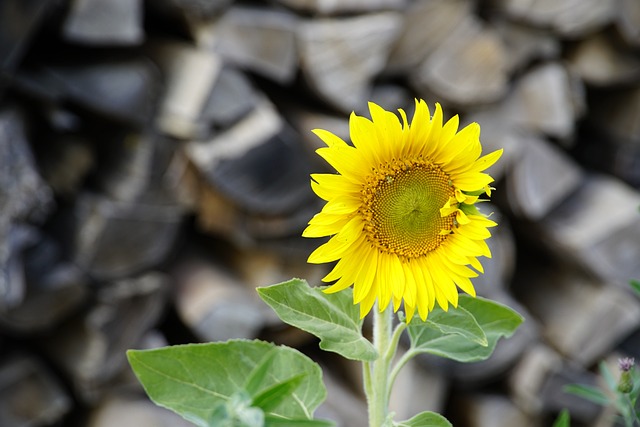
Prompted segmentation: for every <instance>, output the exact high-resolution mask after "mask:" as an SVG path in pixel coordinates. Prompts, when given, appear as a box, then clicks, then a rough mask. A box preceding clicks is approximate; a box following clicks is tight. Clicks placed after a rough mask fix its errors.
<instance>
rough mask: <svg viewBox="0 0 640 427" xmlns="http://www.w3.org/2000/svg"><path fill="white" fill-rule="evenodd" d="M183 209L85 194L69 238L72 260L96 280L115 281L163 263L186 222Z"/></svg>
mask: <svg viewBox="0 0 640 427" xmlns="http://www.w3.org/2000/svg"><path fill="white" fill-rule="evenodd" d="M182 211H183V209H182V208H181V207H176V206H171V205H166V206H163V205H158V204H140V203H129V202H119V201H115V200H112V199H110V198H107V197H104V196H102V195H99V194H90V193H83V194H81V195H80V196H79V199H78V201H77V202H76V205H75V208H74V212H73V220H74V221H75V222H76V223H75V229H74V230H73V234H72V235H71V237H70V238H71V245H72V247H71V250H72V256H73V259H74V261H75V262H76V263H77V264H78V265H79V266H80V267H81V268H82V269H83V270H84V271H86V272H88V273H89V274H90V275H91V276H92V277H94V278H97V279H99V280H111V279H116V278H122V277H126V276H127V275H131V274H135V273H139V272H141V271H143V270H145V269H147V268H150V267H152V266H156V265H158V264H160V263H161V262H162V261H164V259H165V257H166V256H167V255H168V254H169V252H170V251H171V249H172V247H173V244H174V242H175V239H176V237H177V235H178V231H179V229H180V224H181V223H182Z"/></svg>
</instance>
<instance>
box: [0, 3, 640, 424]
mask: <svg viewBox="0 0 640 427" xmlns="http://www.w3.org/2000/svg"><path fill="white" fill-rule="evenodd" d="M416 97H418V98H424V99H425V100H426V101H427V102H428V103H429V104H430V105H432V104H433V103H434V102H440V103H442V104H443V106H444V109H445V111H446V112H447V114H454V113H455V114H459V115H460V116H461V121H462V122H463V123H469V122H473V121H476V122H478V123H480V125H481V127H482V138H481V139H482V142H483V146H484V147H485V150H486V151H487V152H489V151H492V150H494V149H498V148H504V150H505V152H504V156H503V159H502V160H501V162H500V163H499V164H497V165H496V166H494V167H492V169H491V171H490V172H491V173H492V175H493V176H494V177H496V178H497V181H496V183H495V187H497V190H496V192H495V196H494V197H493V199H494V200H493V203H492V205H491V206H490V207H488V210H489V211H493V212H494V217H496V218H497V220H498V222H499V223H500V227H499V228H497V229H496V231H495V233H494V235H493V236H492V238H491V239H490V240H489V242H488V243H489V245H490V246H491V249H492V252H493V255H494V256H493V258H492V259H487V260H484V265H485V270H486V273H485V274H484V275H483V276H481V277H479V278H478V279H477V280H476V281H475V285H476V288H477V290H478V293H479V294H481V295H484V296H487V297H489V298H493V299H496V300H498V301H501V302H504V303H506V304H508V305H510V306H512V307H515V308H516V309H517V310H518V311H520V312H521V313H522V314H523V315H524V316H525V318H526V322H525V324H524V325H523V326H522V327H521V328H520V329H519V331H518V332H517V333H516V334H515V336H514V337H513V338H511V339H510V340H507V341H501V342H500V343H499V345H498V347H497V349H496V352H495V355H494V356H493V357H492V358H491V359H489V360H487V361H485V362H482V363H475V364H465V365H463V364H459V363H452V362H446V361H442V360H439V359H436V358H434V357H422V358H419V359H417V360H416V361H415V363H412V364H410V365H409V366H408V368H407V369H408V370H407V372H405V373H403V374H402V375H400V376H399V377H398V387H397V389H396V390H395V392H394V395H393V396H392V405H393V410H394V411H395V412H396V413H397V414H399V415H400V416H403V417H407V418H408V417H410V416H411V415H412V414H413V413H414V412H417V411H419V410H424V409H427V410H435V411H439V412H443V413H444V414H445V415H446V416H447V417H449V418H450V419H452V420H453V421H454V422H455V425H457V426H461V427H465V426H468V427H480V426H492V427H497V426H505V427H506V426H514V425H518V426H542V425H550V422H551V421H550V420H552V419H553V418H554V417H555V415H556V414H557V413H558V412H559V411H560V410H561V409H563V408H567V409H569V410H570V411H571V413H572V416H573V419H574V421H575V423H577V424H575V425H578V426H589V427H591V426H592V427H609V426H613V425H614V424H613V418H612V417H611V413H610V412H608V411H603V410H602V408H600V407H598V406H596V405H593V404H590V403H588V402H586V401H584V400H582V399H579V398H577V397H575V396H570V395H567V394H566V393H564V392H563V386H564V385H565V384H567V383H585V384H598V381H599V378H598V376H597V373H596V371H595V366H596V365H597V363H598V362H599V361H600V360H604V359H606V360H609V361H611V360H614V359H615V358H617V357H619V356H623V355H624V356H631V357H636V360H638V359H640V345H639V341H638V337H640V303H639V302H638V300H637V299H636V298H635V297H634V296H632V295H631V293H630V291H629V287H628V282H629V280H631V279H634V278H635V279H640V263H639V262H638V260H639V259H640V212H638V207H639V206H640V3H639V2H638V1H637V0H589V1H586V0H557V1H545V0H532V1H528V2H523V1H518V0H343V1H337V0H272V1H271V2H259V3H256V2H251V1H248V0H247V1H244V0H235V1H233V0H225V1H217V2H213V1H203V0H155V1H151V2H143V1H142V0H109V1H107V0H59V1H52V0H30V1H23V0H5V1H3V2H0V349H1V351H0V425H2V426H6V427H17V426H33V427H38V426H47V425H65V426H71V427H74V426H90V427H100V426H110V425H115V424H118V425H121V426H122V427H127V426H136V427H140V426H157V425H180V426H181V425H183V424H184V422H183V421H181V420H180V419H179V418H177V417H175V416H173V415H172V414H170V413H169V412H167V411H165V410H164V409H161V408H157V407H155V406H154V405H152V404H150V403H149V401H148V399H147V398H146V397H145V396H144V394H143V392H142V390H141V388H140V386H139V385H138V383H137V382H136V380H135V378H133V376H132V373H131V372H130V370H129V368H128V366H127V365H126V360H125V357H124V351H125V350H126V349H128V348H153V347H158V346H161V345H166V344H178V343H186V342H198V341H214V340H224V339H228V338H234V337H235V338H262V339H267V340H271V341H275V342H278V343H283V344H287V345H291V346H295V347H297V348H299V349H301V350H303V351H305V352H307V353H309V354H310V355H311V356H313V357H314V358H316V359H317V360H318V361H319V362H320V363H321V364H322V365H323V366H324V367H325V368H326V369H325V371H326V372H327V373H326V375H325V382H326V385H327V387H328V389H329V399H328V400H327V402H326V403H325V404H324V405H323V406H322V407H321V408H320V410H319V413H320V415H322V416H326V417H328V418H331V419H334V420H335V421H336V423H337V425H339V426H357V425H365V424H366V423H364V422H363V420H365V419H366V409H365V405H364V402H363V400H362V395H361V393H359V392H358V387H359V383H360V381H361V378H360V375H361V373H360V370H359V367H358V366H357V365H355V364H353V363H352V362H350V361H345V360H340V359H338V358H336V357H334V356H332V355H327V354H321V353H320V352H318V351H317V345H316V344H317V343H316V342H315V341H314V339H313V338H312V337H311V336H309V335H308V334H306V333H303V332H300V331H298V330H295V329H292V328H289V327H287V326H285V325H283V324H282V323H281V322H280V321H279V320H278V319H277V318H276V317H275V316H274V314H273V313H271V312H270V311H269V310H268V308H267V307H266V306H265V305H264V304H262V303H261V301H260V300H259V299H258V298H257V296H256V293H255V287H256V286H262V285H268V284H271V283H276V282H279V281H283V280H287V279H289V278H290V277H293V276H297V277H304V278H307V279H308V280H309V282H310V283H313V284H318V283H320V279H321V278H322V277H323V276H324V274H326V272H327V268H328V267H327V266H311V265H308V264H307V263H306V258H307V256H308V254H309V253H310V251H311V250H313V248H314V247H315V246H316V245H317V242H314V241H311V240H307V239H303V238H301V237H300V233H301V231H302V229H303V228H304V227H305V225H306V223H307V221H308V220H309V218H310V217H311V216H312V215H313V214H314V213H315V212H317V211H318V209H319V208H320V206H321V202H320V200H318V199H317V197H316V196H315V195H314V194H313V193H312V192H311V190H310V187H309V184H308V182H309V174H310V173H313V172H323V171H329V169H328V167H327V166H326V165H325V164H324V163H323V162H322V161H321V159H319V158H317V156H316V155H315V154H314V150H315V149H316V148H318V147H319V146H320V142H319V141H318V139H317V138H316V137H315V136H313V135H312V134H311V132H310V130H311V129H313V128H324V129H328V130H330V131H332V132H334V133H336V134H338V135H340V136H342V137H344V138H345V139H348V129H349V128H348V115H349V113H350V112H351V111H356V112H357V113H360V114H367V107H366V103H367V101H368V100H373V101H375V102H377V103H379V104H380V105H382V106H383V107H385V108H387V109H396V108H404V109H405V110H407V111H408V112H409V113H410V112H411V111H412V109H413V105H414V104H413V102H414V101H413V100H414V98H416ZM25 402H28V405H25ZM572 425H573V424H572Z"/></svg>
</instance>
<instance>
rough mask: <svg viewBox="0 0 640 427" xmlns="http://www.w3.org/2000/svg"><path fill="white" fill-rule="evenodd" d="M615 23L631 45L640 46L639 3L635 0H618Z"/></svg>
mask: <svg viewBox="0 0 640 427" xmlns="http://www.w3.org/2000/svg"><path fill="white" fill-rule="evenodd" d="M619 3H620V4H619V7H618V9H617V13H616V24H617V27H618V29H619V30H620V33H621V34H622V37H624V39H625V40H626V42H627V43H628V44H630V45H631V46H635V47H638V46H640V4H638V2H637V1H635V0H620V2H619Z"/></svg>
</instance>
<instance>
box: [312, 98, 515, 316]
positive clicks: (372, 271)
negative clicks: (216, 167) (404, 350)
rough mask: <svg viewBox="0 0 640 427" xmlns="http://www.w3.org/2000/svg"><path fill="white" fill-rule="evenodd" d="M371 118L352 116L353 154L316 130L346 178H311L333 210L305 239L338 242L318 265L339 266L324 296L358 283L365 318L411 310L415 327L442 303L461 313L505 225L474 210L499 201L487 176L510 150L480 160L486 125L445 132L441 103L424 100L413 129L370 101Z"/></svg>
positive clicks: (323, 152) (324, 249)
mask: <svg viewBox="0 0 640 427" xmlns="http://www.w3.org/2000/svg"><path fill="white" fill-rule="evenodd" d="M369 111H370V114H371V119H372V120H369V119H367V118H365V117H361V116H357V115H355V114H354V113H352V114H351V116H350V118H349V131H350V135H351V140H352V142H353V146H352V145H349V144H347V143H346V142H345V141H343V140H342V139H341V138H339V137H338V136H336V135H334V134H332V133H331V132H328V131H326V130H321V129H316V130H314V131H313V132H314V133H315V134H316V135H317V136H318V137H319V138H320V139H321V140H322V141H323V142H324V143H325V144H326V145H327V147H323V148H320V149H318V150H317V153H318V154H319V155H320V156H321V157H322V158H324V159H325V160H326V161H327V162H328V163H329V164H330V165H331V166H332V167H333V168H335V170H336V171H337V174H312V175H311V179H312V180H311V187H312V189H313V191H314V192H315V193H316V194H317V195H318V196H319V197H320V198H322V199H324V200H326V201H327V203H326V204H325V205H324V207H323V208H322V210H321V211H320V212H319V213H317V214H316V215H315V216H314V217H313V218H312V219H311V220H310V221H309V225H308V227H307V228H306V229H305V230H304V232H303V236H304V237H327V236H331V238H330V239H329V240H328V241H327V242H326V243H325V244H323V245H321V246H320V247H318V248H317V249H316V250H315V251H313V253H312V254H311V255H310V256H309V260H308V261H309V262H310V263H315V264H319V263H327V262H333V261H337V263H336V264H335V266H334V267H333V269H332V270H331V272H330V273H329V274H328V275H327V276H325V277H324V278H323V279H322V280H323V281H324V282H335V283H333V285H332V286H330V287H328V288H327V289H326V290H325V292H328V293H333V292H338V291H341V290H343V289H345V288H348V287H350V286H351V285H353V302H354V304H360V315H361V317H364V316H366V314H367V313H369V311H370V310H371V308H372V307H373V305H374V303H375V302H376V300H377V301H378V306H379V309H380V311H383V310H385V309H386V308H387V307H388V306H389V303H390V302H391V301H393V309H394V311H397V310H398V309H399V307H400V305H401V303H404V311H405V314H406V318H407V322H408V321H410V320H411V318H412V317H413V315H414V313H415V310H416V308H417V309H418V313H419V315H420V318H421V319H422V320H426V318H427V315H428V313H429V311H431V310H432V309H433V308H434V306H435V303H436V302H437V303H438V305H439V306H440V307H442V309H444V310H448V307H449V304H451V305H452V306H454V307H455V306H457V304H458V288H460V289H461V290H463V291H464V292H466V293H468V294H470V295H472V296H475V289H474V287H473V284H472V283H471V281H470V278H472V277H476V276H477V275H478V272H480V273H482V272H483V269H482V265H481V264H480V262H479V261H478V257H480V256H485V257H491V252H490V250H489V247H488V246H487V244H486V242H485V240H486V239H487V238H488V237H490V233H489V230H488V229H489V228H490V227H493V226H495V225H496V223H495V222H494V221H492V220H490V219H489V218H487V217H486V216H485V215H483V214H482V213H480V212H479V211H478V209H477V208H476V206H475V204H476V203H477V202H478V201H479V197H480V196H481V195H482V194H485V193H486V194H487V195H490V193H491V187H489V184H490V183H491V182H493V178H491V176H489V175H488V174H486V173H484V172H483V171H484V170H485V169H486V168H488V167H489V166H491V165H492V164H494V163H495V162H496V161H497V160H498V158H500V156H501V155H502V150H497V151H494V152H492V153H490V154H487V155H485V156H483V157H480V154H481V151H482V147H481V145H480V140H479V137H480V126H479V125H478V124H477V123H472V124H470V125H468V126H467V127H465V128H463V129H462V130H460V131H459V132H458V124H459V123H458V117H457V116H455V117H453V118H452V119H451V120H449V121H447V122H446V123H445V124H444V125H443V113H442V108H441V107H440V105H439V104H436V106H435V111H434V114H433V117H432V116H431V113H430V112H429V108H428V107H427V104H426V103H425V102H424V101H422V100H419V101H418V100H416V108H415V114H414V116H413V119H412V120H411V124H409V123H408V120H407V115H406V113H405V112H404V111H403V110H399V113H400V116H401V118H402V121H400V120H399V118H398V116H396V115H395V114H394V113H392V112H389V111H386V110H384V109H383V108H381V107H380V106H378V105H376V104H374V103H369Z"/></svg>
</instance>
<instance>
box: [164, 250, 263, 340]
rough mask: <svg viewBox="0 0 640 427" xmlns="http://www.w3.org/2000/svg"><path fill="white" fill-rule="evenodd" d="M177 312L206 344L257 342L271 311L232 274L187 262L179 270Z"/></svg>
mask: <svg viewBox="0 0 640 427" xmlns="http://www.w3.org/2000/svg"><path fill="white" fill-rule="evenodd" d="M176 275H177V278H178V279H177V286H178V288H177V292H176V310H177V312H178V315H179V316H180V318H181V319H182V321H183V322H184V324H185V325H186V326H187V327H188V328H189V329H190V330H191V331H192V332H193V334H194V335H195V336H196V337H198V339H200V340H202V341H203V342H208V341H225V340H228V339H232V338H243V339H254V338H256V337H257V336H258V333H259V332H260V330H261V329H262V328H264V327H265V326H266V323H267V319H269V318H272V316H271V313H270V312H269V311H270V309H269V307H267V306H266V305H264V304H263V303H262V301H261V300H260V299H259V297H258V294H257V293H256V292H255V290H254V289H250V287H249V286H247V284H246V283H244V282H242V281H241V280H240V279H239V278H238V277H237V276H236V275H234V274H233V272H232V271H230V270H228V269H226V268H224V267H222V266H219V265H217V264H214V263H210V262H205V261H203V260H197V259H191V260H185V261H184V262H182V263H181V265H180V266H179V267H178V270H177V272H176Z"/></svg>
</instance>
